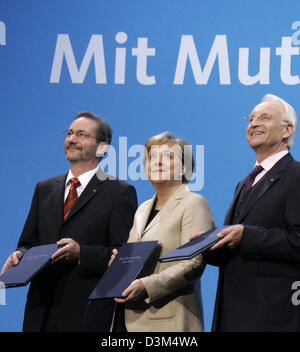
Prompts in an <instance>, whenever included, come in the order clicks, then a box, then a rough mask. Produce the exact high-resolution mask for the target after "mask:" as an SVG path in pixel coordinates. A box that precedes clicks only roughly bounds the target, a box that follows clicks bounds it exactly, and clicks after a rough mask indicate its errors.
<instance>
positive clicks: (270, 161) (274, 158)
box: [255, 149, 289, 171]
mask: <svg viewBox="0 0 300 352" xmlns="http://www.w3.org/2000/svg"><path fill="white" fill-rule="evenodd" d="M288 152H289V151H288V150H287V149H286V150H282V151H281V152H278V153H276V154H273V155H271V156H269V157H268V158H267V159H265V160H264V161H262V162H261V163H260V164H259V163H258V162H257V161H256V163H255V166H256V165H261V166H262V167H263V168H264V170H266V171H269V170H270V169H272V167H273V166H274V165H275V164H276V163H277V162H278V161H279V160H280V159H281V158H283V157H284V156H285V155H286V154H288Z"/></svg>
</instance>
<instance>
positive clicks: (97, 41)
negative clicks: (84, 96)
mask: <svg viewBox="0 0 300 352" xmlns="http://www.w3.org/2000/svg"><path fill="white" fill-rule="evenodd" d="M93 57H94V63H95V75H96V83H102V84H106V69H105V59H104V48H103V39H102V35H100V34H93V35H92V36H91V39H90V42H89V45H88V47H87V49H86V52H85V55H84V58H83V60H82V63H81V65H80V68H79V69H78V67H77V64H76V60H75V57H74V52H73V49H72V45H71V41H70V38H69V35H68V34H58V36H57V42H56V48H55V53H54V59H53V64H52V70H51V75H50V83H59V81H60V75H61V70H62V65H63V59H64V58H65V59H66V63H67V66H68V69H69V73H70V76H71V80H72V83H83V81H84V79H85V76H86V73H87V70H88V68H89V65H90V63H91V60H92V58H93Z"/></svg>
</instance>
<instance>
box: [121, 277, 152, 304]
mask: <svg viewBox="0 0 300 352" xmlns="http://www.w3.org/2000/svg"><path fill="white" fill-rule="evenodd" d="M122 296H123V297H125V298H115V301H116V302H117V303H126V302H129V301H137V300H138V299H139V298H141V297H143V296H144V297H145V298H146V297H148V294H147V290H146V288H145V286H144V284H143V282H142V281H141V280H135V281H133V282H132V284H131V285H130V286H129V287H127V288H126V290H125V291H124V292H123V293H122Z"/></svg>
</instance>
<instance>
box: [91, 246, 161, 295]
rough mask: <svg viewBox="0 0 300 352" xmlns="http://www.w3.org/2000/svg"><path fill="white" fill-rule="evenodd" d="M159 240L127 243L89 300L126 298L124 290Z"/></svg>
mask: <svg viewBox="0 0 300 352" xmlns="http://www.w3.org/2000/svg"><path fill="white" fill-rule="evenodd" d="M158 246H159V245H158V241H145V242H130V243H125V244H124V245H123V246H122V247H121V248H120V250H119V253H118V255H117V256H116V258H115V259H114V261H113V262H112V264H111V265H110V266H109V267H108V268H107V270H106V272H105V273H104V274H103V276H102V278H101V279H100V281H99V282H98V284H97V286H96V287H95V289H94V290H93V291H92V293H91V295H90V297H89V300H97V299H108V298H124V297H123V296H122V293H123V291H124V290H125V289H126V288H127V287H128V286H129V285H130V284H131V283H132V282H133V281H134V280H136V279H137V278H139V277H141V276H140V275H141V273H142V270H143V269H144V268H145V266H146V265H147V262H148V260H150V259H151V256H152V254H153V253H154V252H155V249H156V248H158Z"/></svg>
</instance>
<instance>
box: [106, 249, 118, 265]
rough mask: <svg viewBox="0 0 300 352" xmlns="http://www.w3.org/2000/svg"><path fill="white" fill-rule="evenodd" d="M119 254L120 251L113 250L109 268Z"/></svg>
mask: <svg viewBox="0 0 300 352" xmlns="http://www.w3.org/2000/svg"><path fill="white" fill-rule="evenodd" d="M118 253H119V252H118V250H117V249H116V248H114V249H113V250H112V255H111V257H110V259H109V262H108V266H111V263H112V262H113V261H114V260H115V258H116V256H117V254H118Z"/></svg>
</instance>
